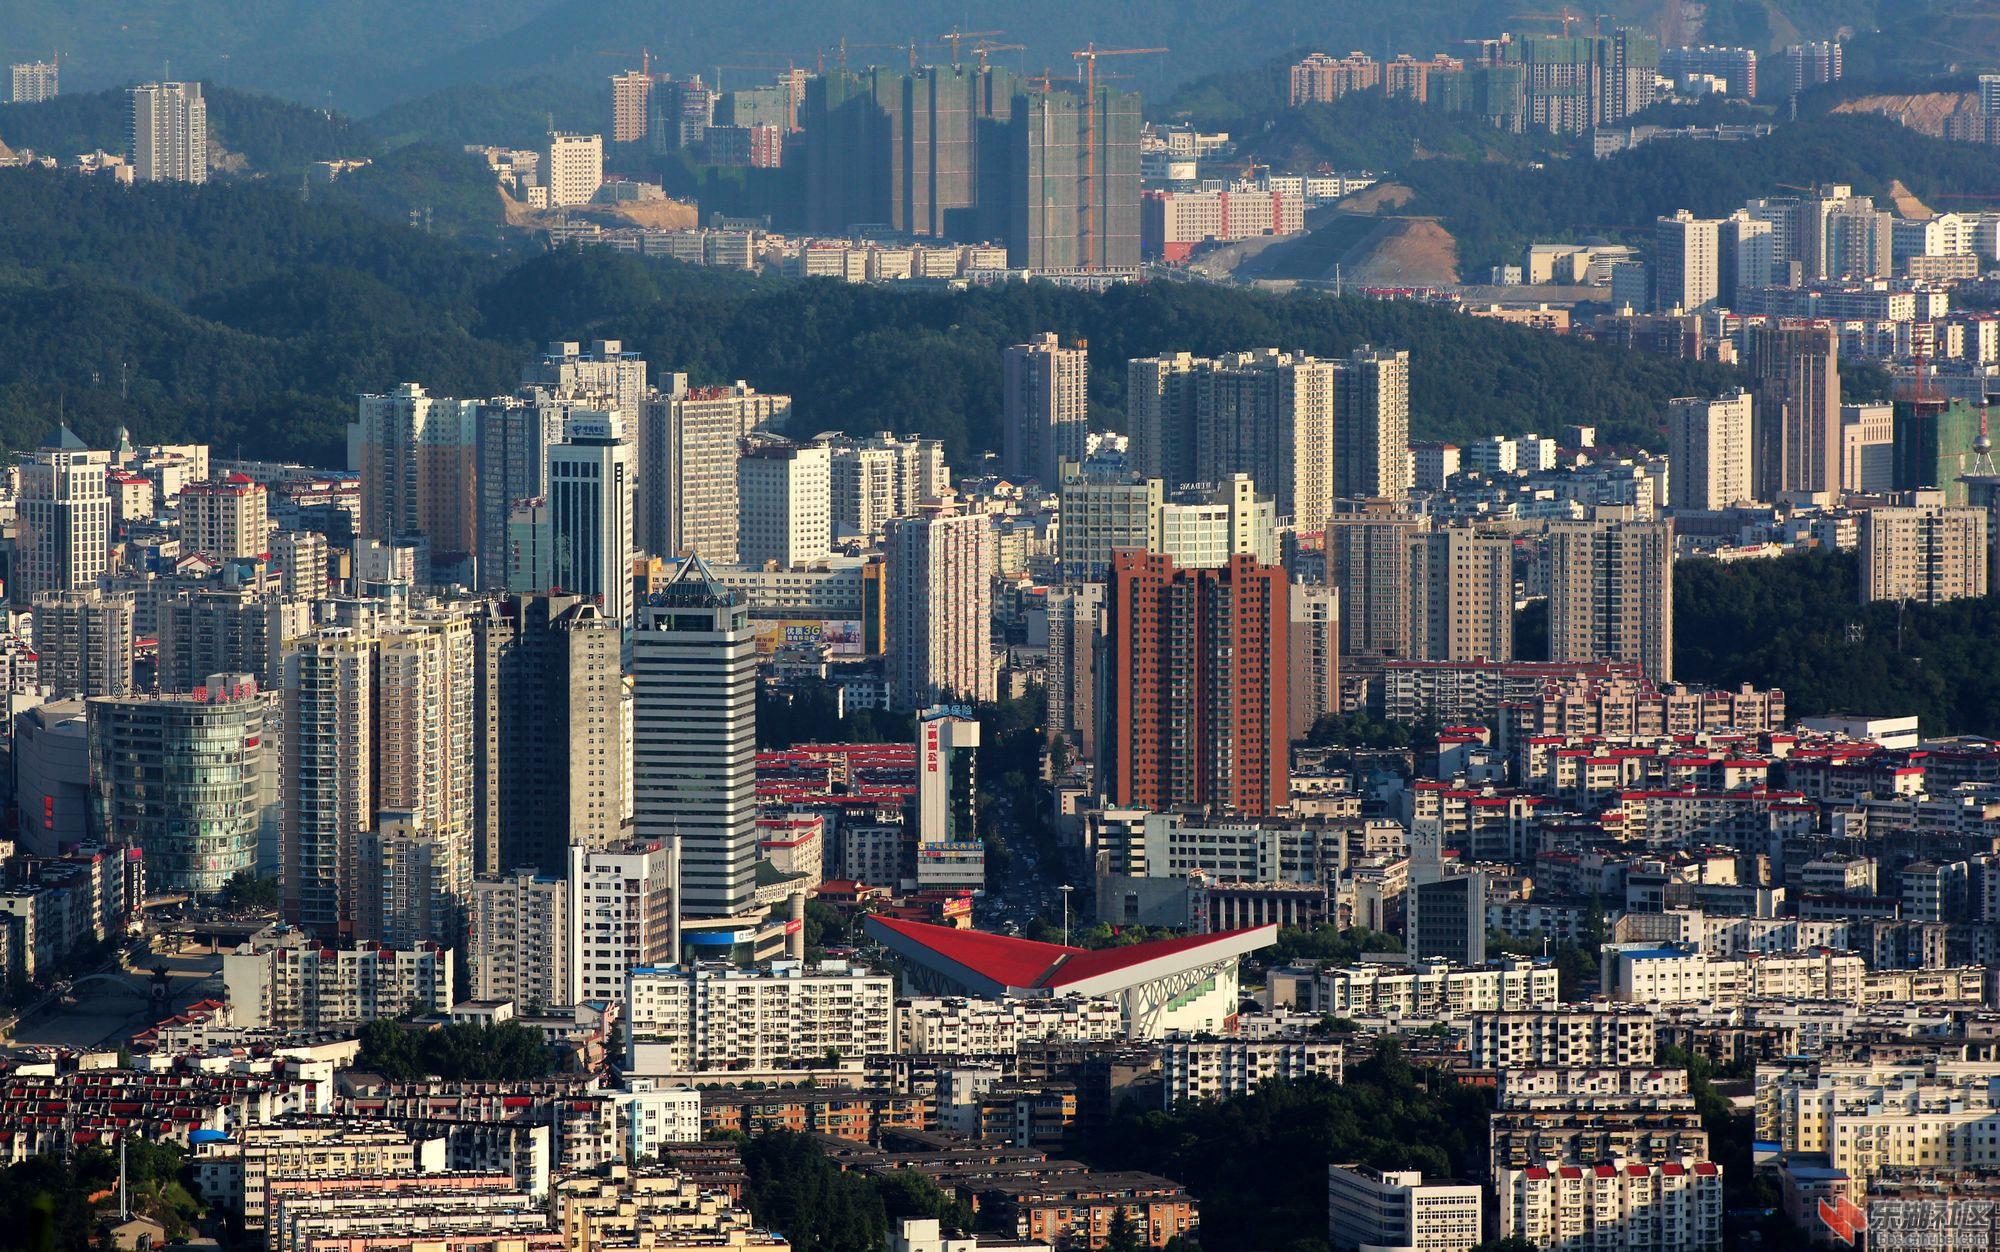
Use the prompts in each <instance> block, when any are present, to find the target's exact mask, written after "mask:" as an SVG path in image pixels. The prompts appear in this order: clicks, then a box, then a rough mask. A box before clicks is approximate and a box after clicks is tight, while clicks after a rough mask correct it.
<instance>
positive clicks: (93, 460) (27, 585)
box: [7, 426, 111, 605]
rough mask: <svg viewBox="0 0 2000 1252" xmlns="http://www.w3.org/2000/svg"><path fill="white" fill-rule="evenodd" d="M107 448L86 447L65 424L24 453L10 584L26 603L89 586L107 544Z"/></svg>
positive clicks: (103, 564) (102, 564)
mask: <svg viewBox="0 0 2000 1252" xmlns="http://www.w3.org/2000/svg"><path fill="white" fill-rule="evenodd" d="M110 465H111V454H110V453H109V452H93V451H91V450H90V449H88V448H85V447H84V446H83V441H82V440H81V439H78V438H77V437H76V435H75V434H74V433H73V432H72V431H71V430H70V428H69V427H67V426H63V427H59V428H58V429H57V430H56V432H55V434H54V435H52V436H50V438H49V441H48V442H47V443H45V444H43V445H42V446H41V447H40V448H37V449H36V450H35V451H34V452H33V453H32V454H30V455H29V456H26V457H24V458H22V460H21V467H20V468H21V486H20V493H19V495H18V497H17V500H16V504H15V514H16V523H15V525H16V530H15V537H14V566H13V569H12V571H11V573H12V577H11V578H9V579H8V580H7V581H8V587H7V590H8V591H9V592H10V593H11V594H12V596H13V599H14V603H15V604H17V605H26V604H29V603H31V602H33V600H34V598H35V597H36V596H37V595H38V594H40V593H41V592H44V591H74V590H79V589H82V588H85V587H92V586H95V585H96V584H97V580H98V579H99V578H100V577H102V576H103V575H104V572H105V570H106V568H107V564H108V562H109V560H110V551H111V496H110V494H109V493H108V491H107V490H106V481H105V475H106V473H107V471H108V470H109V469H110Z"/></svg>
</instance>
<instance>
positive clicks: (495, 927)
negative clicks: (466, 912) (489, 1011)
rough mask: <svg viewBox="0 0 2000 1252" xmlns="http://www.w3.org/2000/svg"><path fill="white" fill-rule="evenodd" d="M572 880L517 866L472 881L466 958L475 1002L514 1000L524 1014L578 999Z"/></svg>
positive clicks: (556, 1006) (545, 1009)
mask: <svg viewBox="0 0 2000 1252" xmlns="http://www.w3.org/2000/svg"><path fill="white" fill-rule="evenodd" d="M570 892H571V888H570V883H569V881H568V879H567V878H566V877H564V876H563V875H549V874H537V873H535V872H534V871H533V870H530V869H518V870H512V871H509V872H507V873H505V874H502V875H498V876H495V877H489V878H478V879H475V880H473V883H472V915H471V920H470V924H468V925H467V927H466V951H465V959H466V966H467V969H468V970H469V971H470V972H471V974H472V998H473V999H475V1000H512V1001H513V1002H514V1005H515V1007H516V1008H518V1009H519V1010H521V1011H522V1012H524V1013H541V1012H546V1011H547V1010H549V1009H552V1008H558V1007H562V1006H567V1005H570V1004H573V1003H574V1000H573V999H572V998H571V997H572V994H573V993H572V991H571V985H572V984H571V972H572V970H573V968H574V966H573V964H572V957H573V954H572V952H571V940H572V937H573V932H572V930H571V926H570V916H569V905H570Z"/></svg>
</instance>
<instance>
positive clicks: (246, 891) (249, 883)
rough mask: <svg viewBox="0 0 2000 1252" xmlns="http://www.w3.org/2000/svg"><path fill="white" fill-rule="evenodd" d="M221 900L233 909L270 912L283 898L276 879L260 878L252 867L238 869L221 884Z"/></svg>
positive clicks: (274, 910) (273, 910)
mask: <svg viewBox="0 0 2000 1252" xmlns="http://www.w3.org/2000/svg"><path fill="white" fill-rule="evenodd" d="M222 902H223V903H224V904H226V905H228V906H229V907H230V908H233V909H249V910H253V911H255V912H259V913H272V912H276V911H277V909H278V906H279V905H280V904H282V903H284V900H283V894H282V891H281V889H280V888H279V885H278V880H277V879H275V878H260V877H258V875H257V871H256V870H254V869H240V870H237V871H236V872H235V873H234V874H232V875H230V877H229V881H228V882H227V883H224V884H223V887H222Z"/></svg>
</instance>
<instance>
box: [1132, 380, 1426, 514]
mask: <svg viewBox="0 0 2000 1252" xmlns="http://www.w3.org/2000/svg"><path fill="white" fill-rule="evenodd" d="M1335 375H1336V368H1335V365H1334V363H1333V362H1331V361H1323V360H1320V359H1318V358H1316V357H1309V356H1306V355H1305V354H1303V353H1289V352H1280V351H1279V350H1277V349H1275V348H1266V349H1263V350H1261V351H1257V352H1237V353H1231V354H1229V355H1228V356H1223V357H1217V358H1213V359H1210V358H1203V357H1195V356H1191V355H1189V354H1187V353H1176V354H1173V355H1170V356H1164V357H1150V358H1143V359H1140V360H1135V361H1132V362H1130V363H1129V364H1128V365H1127V368H1126V378H1127V388H1126V403H1127V406H1128V409H1127V412H1128V423H1127V425H1128V429H1129V430H1130V432H1131V436H1132V459H1133V460H1134V461H1135V462H1136V464H1137V468H1138V470H1139V473H1140V474H1141V475H1143V476H1145V477H1147V478H1158V479H1160V480H1161V481H1162V482H1163V483H1164V484H1166V485H1167V486H1168V487H1169V488H1174V487H1179V486H1182V485H1183V484H1187V483H1194V482H1210V483H1214V482H1220V481H1222V480H1224V479H1226V478H1228V477H1229V476H1230V475H1231V474H1238V473H1242V474H1248V475H1250V477H1251V479H1252V480H1253V481H1255V482H1256V484H1257V485H1258V486H1259V487H1262V488H1263V489H1264V490H1266V491H1268V492H1270V493H1271V495H1272V496H1273V498H1274V499H1275V500H1276V501H1277V506H1278V514H1279V516H1280V517H1282V518H1285V519H1288V520H1289V521H1290V522H1291V523H1292V524H1293V525H1295V526H1297V527H1299V528H1300V529H1305V530H1316V529H1318V528H1319V527H1320V525H1322V524H1323V522H1324V520H1325V518H1326V515H1327V513H1328V511H1329V510H1330V509H1331V508H1332V504H1333V500H1334V496H1335V473H1336V468H1335V465H1336V454H1335V422H1336V419H1335V408H1336V400H1335V389H1336V379H1335ZM1405 455H1406V456H1407V450H1406V451H1405Z"/></svg>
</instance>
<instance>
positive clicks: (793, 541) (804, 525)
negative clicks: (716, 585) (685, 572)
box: [736, 436, 833, 569]
mask: <svg viewBox="0 0 2000 1252" xmlns="http://www.w3.org/2000/svg"><path fill="white" fill-rule="evenodd" d="M736 508H737V529H736V534H737V539H736V559H737V560H738V561H739V562H741V563H742V564H744V565H762V564H764V563H765V562H766V561H775V562H777V563H778V566H779V568H781V569H789V568H791V567H792V566H795V565H804V564H806V563H807V562H809V561H816V560H818V559H819V558H821V557H823V556H825V555H826V554H827V552H828V551H830V549H831V544H832V540H833V450H832V449H831V448H829V447H828V446H827V445H826V444H824V443H820V442H817V441H815V442H812V443H804V444H801V443H793V442H792V441H791V440H789V439H779V438H776V437H770V436H765V437H759V438H756V439H752V440H745V441H744V444H743V450H742V455H741V456H739V457H738V458H737V461H736Z"/></svg>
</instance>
